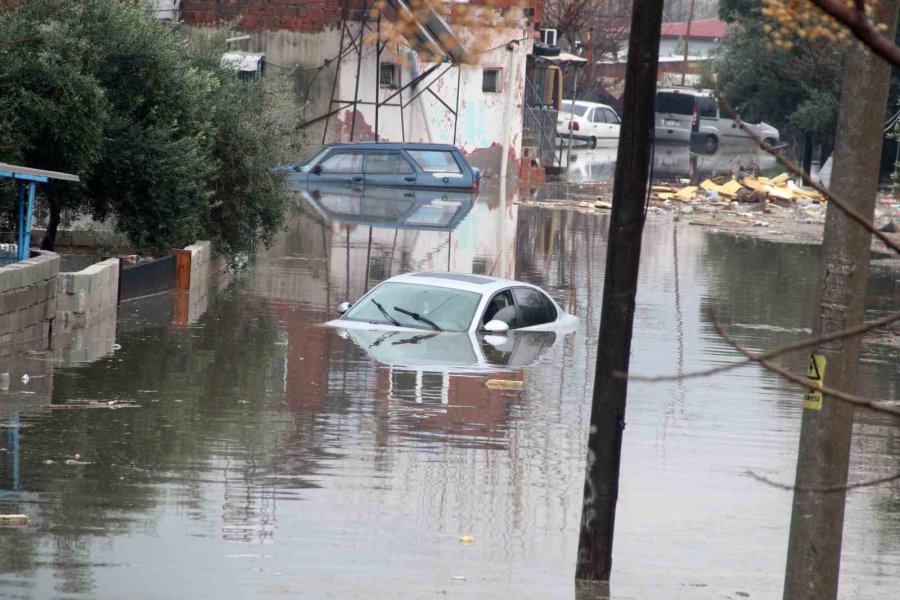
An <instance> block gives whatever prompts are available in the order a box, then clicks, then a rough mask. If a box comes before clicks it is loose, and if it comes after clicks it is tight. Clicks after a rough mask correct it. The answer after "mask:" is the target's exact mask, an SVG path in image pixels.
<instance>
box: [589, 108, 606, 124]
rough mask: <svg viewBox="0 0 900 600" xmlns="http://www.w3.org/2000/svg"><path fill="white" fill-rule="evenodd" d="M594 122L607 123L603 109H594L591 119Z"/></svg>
mask: <svg viewBox="0 0 900 600" xmlns="http://www.w3.org/2000/svg"><path fill="white" fill-rule="evenodd" d="M591 120H592V121H593V122H594V123H606V117H605V116H604V114H603V110H602V109H600V108H595V109H594V116H593V117H592V119H591Z"/></svg>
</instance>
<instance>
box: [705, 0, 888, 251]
mask: <svg viewBox="0 0 900 600" xmlns="http://www.w3.org/2000/svg"><path fill="white" fill-rule="evenodd" d="M813 1H814V2H822V1H825V0H813ZM828 1H831V0H828ZM892 46H893V44H892ZM898 53H900V49H898ZM716 98H718V100H719V106H720V107H721V108H722V112H724V113H725V114H726V115H728V117H729V118H731V119H734V121H735V122H736V123H737V124H738V126H739V127H741V128H742V129H743V130H744V132H745V133H747V135H749V136H750V137H752V138H753V139H754V140H756V143H757V144H758V145H759V147H760V148H762V149H763V150H765V151H766V152H768V153H769V154H771V155H772V156H774V157H775V160H777V161H778V162H779V163H781V164H782V165H783V166H784V167H785V168H787V170H788V171H790V172H791V173H793V174H794V175H796V176H797V177H800V178H801V179H802V180H803V183H805V184H806V185H808V186H810V187H811V188H813V189H815V190H816V191H817V192H819V193H820V194H822V196H823V197H824V198H825V199H827V200H828V201H829V202H831V203H833V204H834V205H835V206H837V207H838V208H839V209H841V211H843V212H844V213H845V214H846V215H847V216H848V217H850V218H851V219H853V220H854V221H856V222H857V223H859V224H860V225H862V226H863V227H865V228H866V229H868V230H869V231H870V232H872V235H874V236H875V237H877V238H878V239H880V240H881V241H882V242H884V244H885V246H887V247H888V248H890V249H891V250H893V251H894V252H896V253H897V254H900V244H898V243H897V242H895V241H893V240H892V239H891V238H889V237H888V236H887V235H885V234H884V233H883V232H881V231H879V230H878V228H877V227H875V225H873V224H872V223H871V222H869V220H868V219H866V218H865V217H864V216H863V215H861V214H859V212H858V211H857V210H855V209H854V208H852V207H850V206H848V205H847V204H846V203H844V201H843V200H841V199H840V198H838V197H837V196H835V195H834V194H832V193H831V192H830V191H828V188H826V187H824V186H822V185H820V184H818V183H816V182H814V181H813V180H812V179H811V178H810V177H809V175H807V174H806V173H804V172H803V170H802V169H800V167H798V166H797V165H795V164H794V163H792V162H791V161H789V160H788V159H786V158H785V157H784V156H782V155H781V154H780V153H779V152H776V151H775V150H774V149H773V148H772V147H771V146H769V145H768V144H767V143H766V142H765V141H764V140H763V139H762V136H760V135H759V133H757V132H756V131H754V130H753V129H751V128H749V127H744V122H743V121H742V120H741V117H740V116H739V115H738V114H737V111H736V110H734V107H733V106H731V104H730V103H729V102H728V100H726V99H725V96H723V95H722V93H721V92H719V91H718V90H716Z"/></svg>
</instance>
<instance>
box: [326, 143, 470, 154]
mask: <svg viewBox="0 0 900 600" xmlns="http://www.w3.org/2000/svg"><path fill="white" fill-rule="evenodd" d="M322 147H323V148H352V149H354V150H442V151H450V152H452V151H454V150H456V151H459V148H457V147H456V146H453V145H452V144H429V143H426V142H335V143H331V144H325V145H324V146H322Z"/></svg>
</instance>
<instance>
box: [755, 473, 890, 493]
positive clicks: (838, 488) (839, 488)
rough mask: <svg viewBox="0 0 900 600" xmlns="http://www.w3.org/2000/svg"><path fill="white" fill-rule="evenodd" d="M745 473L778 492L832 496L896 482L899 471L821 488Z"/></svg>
mask: <svg viewBox="0 0 900 600" xmlns="http://www.w3.org/2000/svg"><path fill="white" fill-rule="evenodd" d="M745 473H746V474H747V475H748V476H749V477H752V478H753V479H755V480H757V481H760V482H762V483H765V484H766V485H770V486H772V487H775V488H778V489H780V490H787V491H798V492H808V493H813V494H834V493H836V492H846V491H848V490H855V489H858V488H864V487H872V486H873V485H880V484H882V483H888V482H889V481H896V480H898V479H900V471H897V472H896V473H891V474H890V475H884V476H882V477H875V478H874V479H865V480H863V481H857V482H854V483H848V484H845V485H824V486H821V487H816V486H808V485H788V484H786V483H779V482H777V481H772V480H771V479H768V478H766V477H763V476H762V475H757V474H756V473H754V472H753V471H745Z"/></svg>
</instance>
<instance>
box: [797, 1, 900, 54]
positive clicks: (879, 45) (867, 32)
mask: <svg viewBox="0 0 900 600" xmlns="http://www.w3.org/2000/svg"><path fill="white" fill-rule="evenodd" d="M810 1H811V2H812V3H813V4H815V5H816V6H818V7H819V8H820V9H821V10H822V12H824V13H826V14H828V15H830V16H832V17H834V19H835V20H837V21H838V22H839V23H841V24H843V25H844V26H845V27H846V28H847V29H849V30H850V33H852V34H853V35H854V37H856V39H858V40H859V41H861V42H862V43H863V44H865V45H866V46H867V47H868V48H869V49H870V50H871V51H872V52H874V53H875V54H877V55H878V56H880V57H881V58H883V59H884V60H885V61H887V62H889V63H890V64H892V65H894V66H895V67H898V66H900V48H897V46H895V45H894V42H893V41H891V40H889V39H888V38H886V37H884V36H883V35H882V34H881V32H880V31H878V29H876V28H875V26H874V25H873V24H872V22H871V21H870V20H869V18H868V17H867V16H866V13H865V10H860V9H859V8H857V6H858V4H856V5H855V6H854V7H853V8H851V7H849V6H848V5H846V4H844V3H843V2H841V1H840V0H810Z"/></svg>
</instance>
